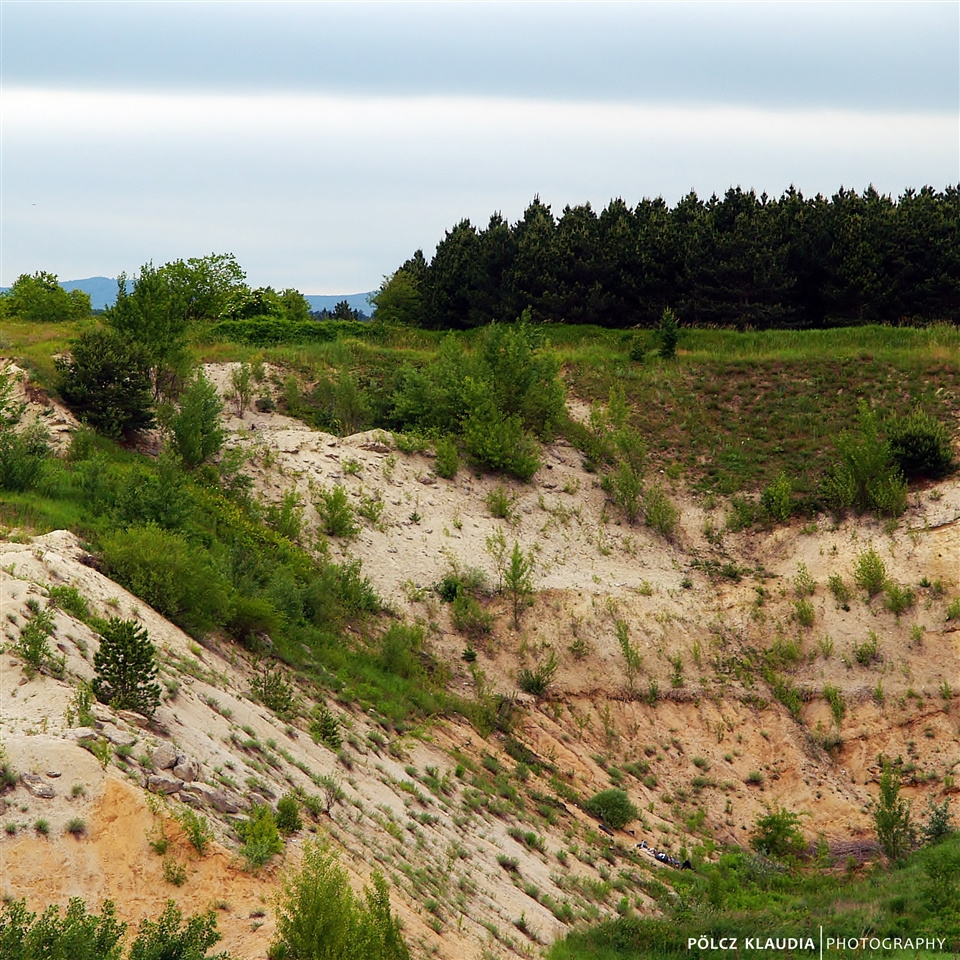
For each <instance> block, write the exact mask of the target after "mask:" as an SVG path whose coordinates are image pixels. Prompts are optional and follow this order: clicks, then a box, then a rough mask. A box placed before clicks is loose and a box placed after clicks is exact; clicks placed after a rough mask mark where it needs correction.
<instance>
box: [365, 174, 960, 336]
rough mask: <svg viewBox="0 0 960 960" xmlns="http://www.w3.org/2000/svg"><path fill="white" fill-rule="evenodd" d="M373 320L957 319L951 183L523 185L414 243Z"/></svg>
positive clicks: (746, 324)
mask: <svg viewBox="0 0 960 960" xmlns="http://www.w3.org/2000/svg"><path fill="white" fill-rule="evenodd" d="M373 302H374V303H375V304H376V306H377V312H378V315H379V316H378V319H380V320H387V321H393V322H401V323H415V324H419V325H421V326H423V327H426V328H433V329H451V328H452V329H465V328H470V327H476V326H481V325H483V324H486V323H490V322H493V321H505V320H510V319H512V318H514V317H517V316H519V315H520V313H521V312H522V311H523V310H524V309H526V308H529V309H530V311H531V314H532V316H533V318H534V319H535V320H537V321H554V322H562V323H584V324H596V325H599V326H604V327H617V328H625V327H633V326H642V327H651V326H655V325H656V324H657V323H658V322H659V320H660V317H661V316H662V314H663V311H664V309H665V308H667V307H670V308H672V309H673V310H674V311H675V312H676V313H677V315H678V316H679V318H680V320H681V321H682V322H683V323H684V324H685V325H688V326H724V327H735V328H739V329H744V328H752V329H766V328H773V327H780V328H791V327H792V328H821V327H829V326H849V325H857V324H866V323H887V324H896V323H904V322H923V321H933V320H940V321H949V322H952V323H956V322H958V320H960V185H957V186H952V185H951V186H949V187H947V188H946V190H943V191H937V190H934V189H933V188H932V187H923V188H922V189H921V190H919V191H917V190H913V189H909V190H906V191H905V192H904V193H903V194H902V195H901V196H900V197H899V198H898V199H893V198H892V197H890V196H884V195H882V194H880V193H878V192H877V191H876V190H875V189H874V188H873V187H872V186H871V187H869V188H867V189H866V190H865V191H863V192H862V193H857V192H856V191H855V190H846V189H840V190H839V191H838V192H837V193H836V194H834V195H833V196H832V197H830V198H826V197H824V196H822V195H820V194H817V196H815V197H812V198H808V197H804V196H803V194H802V193H801V192H800V191H799V190H796V189H795V188H793V187H791V188H790V189H789V190H787V191H786V192H785V193H784V194H783V195H782V196H781V197H780V198H779V199H772V198H770V197H768V196H767V195H766V194H761V195H760V196H758V195H757V194H756V193H755V192H754V191H752V190H746V191H745V190H742V189H741V188H740V187H735V188H731V189H729V190H728V191H727V192H726V193H725V194H724V196H723V198H719V197H717V196H716V195H714V196H712V197H710V199H709V200H706V201H704V200H701V199H700V198H699V197H698V196H697V194H696V193H693V192H691V193H690V194H688V195H687V196H685V197H684V198H683V199H682V200H680V201H679V202H678V203H677V204H676V205H675V206H674V207H670V206H668V205H667V204H666V203H665V202H664V200H663V199H662V198H657V199H655V200H651V199H644V200H642V201H640V203H638V204H637V205H636V207H634V208H632V209H631V207H630V206H628V205H627V204H626V203H625V202H624V201H623V200H621V199H616V200H612V201H611V202H610V203H609V204H607V206H606V207H605V208H604V209H603V210H602V211H600V212H599V213H597V212H596V211H594V209H593V208H592V207H591V205H590V204H589V203H585V204H580V205H578V206H573V207H571V206H567V207H565V208H564V210H563V213H562V214H561V215H560V216H559V217H556V216H554V214H553V213H552V211H551V209H550V206H549V205H547V204H545V203H543V202H542V201H541V200H540V199H539V197H537V198H535V199H534V200H533V202H532V203H531V204H530V205H529V206H528V207H527V209H526V211H525V212H524V215H523V217H522V219H520V220H519V221H517V222H516V223H515V224H510V223H508V222H507V221H506V220H504V218H503V217H502V216H501V215H500V214H499V213H495V214H494V215H493V216H492V217H491V218H490V222H489V223H488V225H487V227H486V228H485V229H478V228H477V227H475V226H474V225H473V224H472V223H471V222H470V221H469V220H462V221H461V222H460V223H458V224H457V225H456V226H455V227H453V229H452V230H449V231H447V232H446V233H445V235H444V237H443V239H442V240H441V241H440V242H439V243H438V245H437V248H436V252H435V254H434V256H433V257H432V259H431V260H430V261H429V262H428V261H427V260H426V258H425V257H424V255H423V252H422V251H421V250H418V251H417V252H416V253H415V254H414V255H413V256H412V257H411V258H410V259H409V260H407V261H406V263H404V264H403V265H402V266H401V267H400V268H399V269H398V270H397V271H396V273H394V274H393V275H392V276H390V277H387V278H386V279H385V280H384V283H383V285H382V286H381V288H380V290H379V291H378V293H377V295H376V296H375V297H374V298H373Z"/></svg>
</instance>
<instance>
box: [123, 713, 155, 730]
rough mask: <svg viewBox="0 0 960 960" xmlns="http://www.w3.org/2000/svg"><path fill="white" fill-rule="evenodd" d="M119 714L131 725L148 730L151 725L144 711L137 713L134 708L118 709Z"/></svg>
mask: <svg viewBox="0 0 960 960" xmlns="http://www.w3.org/2000/svg"><path fill="white" fill-rule="evenodd" d="M117 716H118V717H119V718H120V719H121V720H123V721H124V722H125V723H128V724H129V725H130V726H131V727H139V728H140V729H141V730H146V728H147V727H149V726H150V721H149V720H148V719H147V718H146V717H145V716H144V715H143V714H142V713H136V712H135V711H133V710H118V711H117Z"/></svg>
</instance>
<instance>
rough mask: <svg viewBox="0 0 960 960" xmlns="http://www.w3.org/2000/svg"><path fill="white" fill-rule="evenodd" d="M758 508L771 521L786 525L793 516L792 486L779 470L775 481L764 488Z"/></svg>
mask: <svg viewBox="0 0 960 960" xmlns="http://www.w3.org/2000/svg"><path fill="white" fill-rule="evenodd" d="M760 507H761V509H762V510H763V512H764V513H765V514H766V515H767V517H769V518H770V519H771V520H776V521H777V522H778V523H786V522H787V521H788V520H789V519H790V517H791V515H792V514H793V484H792V483H791V482H790V478H789V477H788V476H787V475H786V474H785V473H784V472H783V471H782V470H781V471H780V473H779V475H778V476H777V479H776V480H774V481H773V482H772V483H770V484H769V485H768V486H767V487H765V488H764V490H763V493H762V494H761V495H760Z"/></svg>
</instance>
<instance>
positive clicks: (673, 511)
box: [643, 486, 680, 540]
mask: <svg viewBox="0 0 960 960" xmlns="http://www.w3.org/2000/svg"><path fill="white" fill-rule="evenodd" d="M643 509H644V513H645V515H646V516H645V519H646V524H647V526H648V527H651V528H652V529H654V530H655V531H656V532H657V533H659V534H660V536H662V537H664V538H666V539H667V540H671V539H673V535H674V533H675V532H676V529H677V521H678V520H679V519H680V511H679V510H677V508H676V507H675V506H674V504H673V501H671V500H670V498H669V497H668V496H667V495H666V494H665V493H664V492H663V489H662V488H661V487H659V486H654V487H651V488H650V489H649V490H648V491H647V493H646V495H645V497H644V500H643Z"/></svg>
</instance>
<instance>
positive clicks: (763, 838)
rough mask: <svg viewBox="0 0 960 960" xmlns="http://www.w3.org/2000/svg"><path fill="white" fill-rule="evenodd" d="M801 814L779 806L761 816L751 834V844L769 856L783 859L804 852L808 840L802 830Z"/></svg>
mask: <svg viewBox="0 0 960 960" xmlns="http://www.w3.org/2000/svg"><path fill="white" fill-rule="evenodd" d="M799 824H800V815H799V814H796V813H792V812H791V811H790V810H785V809H784V808H783V807H781V806H777V807H776V808H775V809H773V810H768V811H767V813H766V814H764V815H763V816H759V817H757V819H756V822H755V824H754V829H753V833H752V834H751V836H750V846H751V847H753V849H754V850H757V851H759V852H760V853H765V854H766V855H767V856H769V857H776V858H778V859H782V858H784V857H796V856H799V855H800V854H801V853H803V850H804V847H806V840H804V838H803V834H802V833H801V832H800V826H799Z"/></svg>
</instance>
